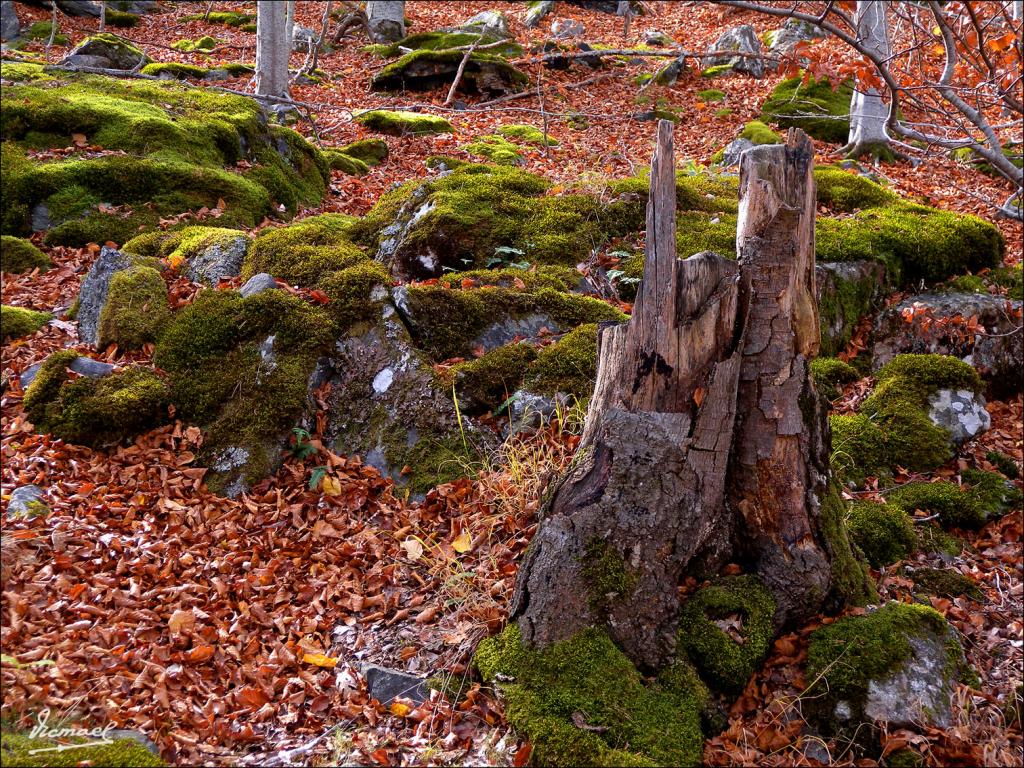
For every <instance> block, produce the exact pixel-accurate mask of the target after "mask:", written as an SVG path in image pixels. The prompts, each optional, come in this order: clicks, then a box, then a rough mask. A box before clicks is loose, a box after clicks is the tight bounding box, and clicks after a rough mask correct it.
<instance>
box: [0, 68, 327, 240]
mask: <svg viewBox="0 0 1024 768" xmlns="http://www.w3.org/2000/svg"><path fill="white" fill-rule="evenodd" d="M0 133H2V137H3V140H4V145H3V165H4V171H3V179H2V182H3V193H4V197H5V199H8V200H14V201H17V203H16V204H15V205H11V206H8V207H7V208H6V209H5V211H4V213H3V231H4V233H6V234H22V233H25V232H27V231H28V228H29V222H30V219H31V212H32V210H33V208H35V207H36V206H39V205H42V206H44V207H45V210H46V211H47V212H48V214H49V217H50V219H51V220H52V222H53V224H52V228H51V229H50V232H49V234H48V235H47V241H48V242H53V243H64V244H72V245H81V244H84V243H86V242H90V241H91V242H105V241H106V240H114V241H115V242H124V241H126V240H129V239H130V238H131V237H133V236H134V235H136V234H137V233H138V231H139V229H140V227H147V228H150V227H152V228H155V226H156V225H157V224H158V222H159V219H160V218H162V217H169V216H173V215H177V214H180V213H183V212H186V211H195V210H199V209H201V208H203V207H206V208H210V209H212V208H215V207H220V208H221V209H222V210H223V213H222V215H221V218H220V220H219V222H218V223H220V224H222V225H226V226H243V227H251V226H254V225H255V224H257V223H258V222H259V221H261V220H262V219H263V217H265V216H271V217H275V216H279V215H280V212H279V210H278V207H279V206H284V210H285V214H287V213H289V212H294V211H295V210H296V209H297V208H298V206H299V205H301V204H304V203H309V204H315V203H316V202H318V201H319V200H320V198H321V197H322V195H323V193H324V191H325V190H326V184H327V180H328V179H329V169H328V168H327V165H326V163H325V162H324V160H323V158H322V156H321V154H320V152H319V151H318V150H317V149H316V148H315V147H313V146H312V145H310V144H309V143H308V142H307V141H306V140H305V139H303V138H302V137H301V136H299V135H298V134H296V133H295V132H294V131H292V130H290V129H287V128H283V127H281V126H269V125H267V123H266V118H265V116H264V114H263V112H262V110H261V108H260V107H259V105H258V104H257V103H256V102H255V101H253V100H251V99H248V98H245V97H242V96H235V95H233V94H220V93H215V92H212V91H208V90H202V89H196V88H187V87H184V86H182V85H179V84H176V83H162V82H153V81H131V80H117V79H112V78H104V77H97V76H93V75H72V74H68V75H66V76H62V79H61V81H60V84H59V85H55V84H54V83H52V82H45V83H42V82H37V81H33V82H29V83H22V84H13V85H4V87H3V101H2V104H0ZM75 133H80V134H83V135H85V136H86V137H87V140H88V142H89V144H90V146H100V147H102V148H103V149H105V150H110V151H111V152H110V153H107V154H103V155H101V156H98V157H83V156H78V155H74V154H72V155H69V156H67V157H66V158H62V159H59V160H52V161H46V162H36V161H32V160H29V159H28V158H27V157H26V156H25V152H24V150H25V148H26V147H30V146H31V147H35V148H46V147H63V146H67V145H68V144H69V143H70V137H71V135H72V134H75ZM242 161H244V164H243V165H242V166H239V165H238V164H239V163H240V162H242ZM221 201H223V205H222V206H220V205H219V203H220V202H221ZM101 203H103V204H105V206H114V207H116V208H117V210H113V211H111V210H110V208H108V207H103V208H101V207H100V204H101Z"/></svg>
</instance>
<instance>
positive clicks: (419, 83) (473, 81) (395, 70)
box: [370, 49, 530, 95]
mask: <svg viewBox="0 0 1024 768" xmlns="http://www.w3.org/2000/svg"><path fill="white" fill-rule="evenodd" d="M464 58H465V51H453V50H430V49H420V50H417V51H412V52H411V53H407V54H405V55H404V56H402V57H401V58H399V59H396V60H395V61H393V62H391V63H390V64H388V65H387V66H385V67H384V68H383V69H381V71H380V72H378V73H377V74H376V75H374V77H373V80H372V81H371V83H370V88H371V89H372V90H375V91H398V90H408V91H430V90H434V89H435V88H441V87H448V86H450V85H451V83H452V81H453V80H454V79H455V73H456V71H457V70H458V69H459V66H460V65H461V64H462V60H463V59H464ZM529 81H530V79H529V77H528V76H527V75H526V73H525V72H522V71H520V70H518V69H516V68H515V67H514V66H512V65H511V64H509V63H508V62H507V61H506V60H505V59H504V58H503V57H501V56H498V55H495V54H493V53H489V52H488V53H485V52H483V51H473V53H472V54H470V56H469V60H468V61H467V62H466V65H465V69H464V70H463V72H462V78H461V79H460V80H459V86H458V89H459V90H460V91H461V92H463V93H473V94H475V93H480V94H485V95H498V94H503V93H508V92H510V91H517V90H519V89H520V88H522V87H523V86H525V85H526V84H527V83H529Z"/></svg>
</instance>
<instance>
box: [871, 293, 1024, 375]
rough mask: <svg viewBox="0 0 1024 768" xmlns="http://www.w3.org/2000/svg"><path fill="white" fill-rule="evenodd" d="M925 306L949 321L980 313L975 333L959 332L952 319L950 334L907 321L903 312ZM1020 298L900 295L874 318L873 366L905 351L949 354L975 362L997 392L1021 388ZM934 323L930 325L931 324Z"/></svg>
mask: <svg viewBox="0 0 1024 768" xmlns="http://www.w3.org/2000/svg"><path fill="white" fill-rule="evenodd" d="M915 308H924V309H925V311H926V314H925V315H924V316H925V317H929V318H931V319H934V320H939V321H942V320H953V319H955V318H956V317H957V316H959V317H961V318H964V319H969V318H971V317H977V318H978V325H979V332H978V333H976V334H971V333H956V331H963V330H964V325H963V323H960V322H955V323H953V324H951V325H950V326H949V327H950V329H951V330H952V331H954V332H953V333H944V332H937V331H935V330H930V331H929V332H927V333H925V332H922V331H921V329H920V328H918V327H917V324H916V323H908V322H907V321H906V320H905V319H904V317H903V312H904V311H908V312H909V311H913V310H914V309H915ZM1020 312H1021V302H1020V301H1019V300H1017V299H1007V298H1005V297H1002V296H991V295H989V294H985V293H922V294H919V295H917V296H911V297H909V298H907V299H904V300H903V301H901V302H900V303H899V304H896V305H894V306H892V307H888V308H887V309H886V310H885V311H883V312H881V313H879V315H878V317H877V318H876V320H875V327H874V347H873V349H872V354H873V359H872V365H873V367H874V368H875V369H876V370H877V369H878V368H881V367H882V366H883V365H885V364H886V363H887V362H889V361H890V360H892V359H893V358H894V357H896V355H900V354H904V353H908V352H909V353H919V354H920V353H931V354H938V355H952V356H955V357H958V358H960V359H961V360H963V361H964V362H966V363H969V364H971V365H973V366H974V368H975V369H976V370H977V371H978V373H979V374H980V375H981V377H982V378H983V379H985V380H986V381H988V382H990V384H991V386H992V388H993V389H994V390H995V391H997V392H1019V391H1020V389H1021V385H1022V382H1024V329H1022V327H1021V320H1020ZM935 327H936V326H934V325H933V329H934V328H935Z"/></svg>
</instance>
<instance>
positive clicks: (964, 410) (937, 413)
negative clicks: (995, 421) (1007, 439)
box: [928, 389, 992, 448]
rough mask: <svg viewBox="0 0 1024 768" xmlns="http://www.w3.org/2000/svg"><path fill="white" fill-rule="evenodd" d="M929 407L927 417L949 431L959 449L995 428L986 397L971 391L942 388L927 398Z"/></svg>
mask: <svg viewBox="0 0 1024 768" xmlns="http://www.w3.org/2000/svg"><path fill="white" fill-rule="evenodd" d="M928 405H929V411H928V418H930V419H931V420H932V422H933V423H934V424H936V425H937V426H940V427H943V428H944V429H948V430H949V434H950V438H951V439H952V440H953V442H954V443H955V444H956V446H957V447H958V448H959V447H960V446H961V445H963V444H964V443H966V442H967V441H968V440H971V439H973V438H975V437H977V436H978V435H980V434H981V433H982V432H987V431H988V430H989V428H990V427H991V426H992V418H991V417H990V416H989V414H988V411H987V410H985V398H984V397H982V396H981V395H976V394H975V393H974V392H971V391H970V390H969V389H957V390H953V389H940V390H939V391H938V392H936V393H935V394H934V395H932V396H931V397H930V398H928Z"/></svg>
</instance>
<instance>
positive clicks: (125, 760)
mask: <svg viewBox="0 0 1024 768" xmlns="http://www.w3.org/2000/svg"><path fill="white" fill-rule="evenodd" d="M107 13H108V14H109V13H110V11H109V10H108V11H107ZM70 744H82V745H83V746H80V747H75V748H74V749H66V748H65V749H63V750H57V749H54V748H55V747H59V746H61V745H65V746H66V745H70ZM36 750H45V751H41V752H38V753H36V754H32V753H33V752H35V751H36ZM0 752H2V753H3V763H4V765H5V766H8V768H76V767H77V766H80V765H90V766H95V768H158V767H159V766H163V765H165V763H164V761H163V760H161V759H160V758H159V757H157V756H156V755H154V754H153V753H152V752H150V751H149V750H148V749H146V747H145V746H143V745H142V744H140V743H139V742H138V741H136V740H135V739H115V740H113V743H111V744H96V745H90V744H89V742H88V741H87V740H86V739H73V738H72V739H62V740H60V741H55V740H53V739H42V738H31V737H29V736H27V735H25V734H20V733H6V732H5V733H4V734H3V735H2V736H0Z"/></svg>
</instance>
